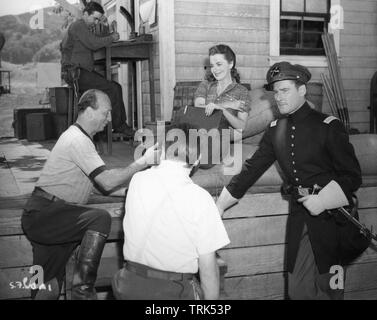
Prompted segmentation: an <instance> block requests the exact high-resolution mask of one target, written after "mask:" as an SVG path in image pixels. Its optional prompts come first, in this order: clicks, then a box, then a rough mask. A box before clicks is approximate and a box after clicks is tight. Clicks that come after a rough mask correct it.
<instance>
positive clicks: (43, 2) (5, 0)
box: [0, 0, 78, 17]
mask: <svg viewBox="0 0 377 320" xmlns="http://www.w3.org/2000/svg"><path fill="white" fill-rule="evenodd" d="M68 2H70V3H76V2H78V0H68ZM54 5H56V2H55V1H54V0H0V17H1V16H5V15H8V14H14V15H17V14H20V13H24V12H30V11H32V12H34V11H35V10H37V9H40V8H44V7H49V6H54Z"/></svg>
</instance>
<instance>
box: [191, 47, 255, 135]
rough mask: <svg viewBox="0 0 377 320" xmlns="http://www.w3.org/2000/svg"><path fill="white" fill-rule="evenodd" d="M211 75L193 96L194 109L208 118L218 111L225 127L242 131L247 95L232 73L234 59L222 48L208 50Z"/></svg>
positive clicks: (233, 56) (234, 72)
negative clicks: (227, 124) (199, 109)
mask: <svg viewBox="0 0 377 320" xmlns="http://www.w3.org/2000/svg"><path fill="white" fill-rule="evenodd" d="M209 61H210V67H211V73H210V75H209V77H207V78H208V79H207V80H205V81H203V82H202V83H201V84H200V85H199V87H198V89H197V90H196V92H195V96H194V99H195V100H194V105H195V107H200V108H205V113H206V115H207V116H210V115H211V114H212V113H213V111H214V110H216V109H217V110H222V112H223V114H224V117H225V118H226V119H227V121H228V122H229V126H230V127H232V128H234V129H241V130H244V129H245V126H246V121H247V116H248V112H249V110H250V97H249V91H248V90H247V89H246V88H245V87H244V86H243V85H241V84H240V76H239V74H238V72H237V69H236V55H235V54H234V52H233V50H232V49H231V48H230V47H229V46H227V45H223V44H219V45H216V46H214V47H212V48H210V49H209Z"/></svg>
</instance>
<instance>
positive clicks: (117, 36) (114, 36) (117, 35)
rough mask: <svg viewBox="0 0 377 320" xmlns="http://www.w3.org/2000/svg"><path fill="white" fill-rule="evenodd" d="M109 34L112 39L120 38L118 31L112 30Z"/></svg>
mask: <svg viewBox="0 0 377 320" xmlns="http://www.w3.org/2000/svg"><path fill="white" fill-rule="evenodd" d="M111 36H112V37H113V41H118V40H119V38H120V36H119V33H118V32H113V33H112V34H111Z"/></svg>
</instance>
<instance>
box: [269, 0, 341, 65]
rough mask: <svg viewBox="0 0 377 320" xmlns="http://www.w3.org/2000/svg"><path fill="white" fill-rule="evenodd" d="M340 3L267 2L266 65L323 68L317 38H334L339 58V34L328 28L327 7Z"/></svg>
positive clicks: (327, 0) (320, 0)
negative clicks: (324, 35)
mask: <svg viewBox="0 0 377 320" xmlns="http://www.w3.org/2000/svg"><path fill="white" fill-rule="evenodd" d="M340 2H341V0H270V59H269V60H270V65H273V64H274V63H275V62H279V61H289V62H291V63H299V64H304V65H306V66H307V67H326V66H327V61H326V56H325V51H324V49H323V43H322V38H321V34H322V33H323V32H326V31H328V32H330V33H333V34H334V38H335V47H336V50H337V53H338V55H339V42H340V41H339V38H340V37H339V35H340V33H339V30H338V29H332V28H331V27H330V25H331V24H330V19H331V14H330V12H331V6H339V5H340Z"/></svg>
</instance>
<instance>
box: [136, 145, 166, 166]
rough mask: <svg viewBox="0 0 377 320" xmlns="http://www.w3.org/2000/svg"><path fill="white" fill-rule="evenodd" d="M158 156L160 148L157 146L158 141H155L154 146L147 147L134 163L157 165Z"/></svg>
mask: <svg viewBox="0 0 377 320" xmlns="http://www.w3.org/2000/svg"><path fill="white" fill-rule="evenodd" d="M160 157H161V149H159V148H158V142H157V143H156V144H155V145H154V146H152V147H150V148H148V149H147V150H146V151H145V153H144V155H143V156H142V157H141V158H139V159H138V160H136V163H137V164H140V165H142V166H144V165H153V164H155V165H157V164H159V163H160Z"/></svg>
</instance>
